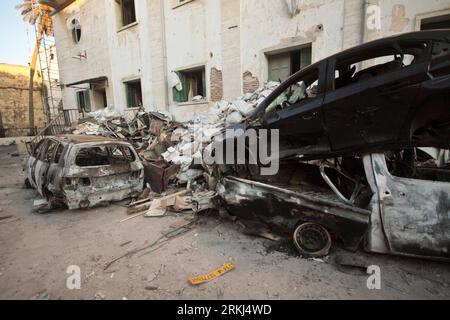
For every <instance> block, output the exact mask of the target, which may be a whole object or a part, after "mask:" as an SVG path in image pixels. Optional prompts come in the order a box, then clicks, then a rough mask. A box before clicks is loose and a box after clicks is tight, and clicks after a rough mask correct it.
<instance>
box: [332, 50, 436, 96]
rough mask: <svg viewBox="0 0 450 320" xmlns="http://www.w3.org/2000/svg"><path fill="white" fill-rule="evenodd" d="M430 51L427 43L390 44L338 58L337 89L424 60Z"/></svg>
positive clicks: (336, 70)
mask: <svg viewBox="0 0 450 320" xmlns="http://www.w3.org/2000/svg"><path fill="white" fill-rule="evenodd" d="M427 53H428V44H427V43H422V42H419V43H417V42H416V43H405V44H401V43H400V44H399V43H395V44H388V45H384V46H381V47H378V48H374V49H371V50H367V49H364V52H355V53H353V54H352V55H351V56H348V57H343V58H340V59H338V60H337V62H336V67H335V83H334V87H335V89H340V88H343V87H346V86H348V85H351V84H354V83H358V82H362V81H366V80H369V79H372V78H374V77H379V76H382V75H384V74H387V73H390V72H394V71H398V70H400V69H402V68H405V67H408V66H410V65H413V64H416V63H420V62H423V61H424V60H425V59H426V57H427Z"/></svg>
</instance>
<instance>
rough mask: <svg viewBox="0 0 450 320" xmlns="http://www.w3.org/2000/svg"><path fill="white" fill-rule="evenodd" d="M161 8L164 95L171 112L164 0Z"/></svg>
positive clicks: (167, 107)
mask: <svg viewBox="0 0 450 320" xmlns="http://www.w3.org/2000/svg"><path fill="white" fill-rule="evenodd" d="M160 6H161V32H162V37H161V39H162V47H163V68H164V91H165V92H164V94H165V100H166V111H169V105H170V103H169V99H170V97H169V77H168V73H167V42H166V14H165V7H164V0H160Z"/></svg>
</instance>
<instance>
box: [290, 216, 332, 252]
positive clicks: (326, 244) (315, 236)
mask: <svg viewBox="0 0 450 320" xmlns="http://www.w3.org/2000/svg"><path fill="white" fill-rule="evenodd" d="M294 244H295V246H296V247H297V250H298V251H299V252H300V254H302V255H306V256H309V257H323V256H326V255H328V253H329V252H330V249H331V244H332V240H331V235H330V233H329V232H328V230H327V229H326V228H324V227H323V226H321V225H320V224H317V223H312V222H308V223H303V224H301V225H299V226H298V227H297V228H296V229H295V231H294Z"/></svg>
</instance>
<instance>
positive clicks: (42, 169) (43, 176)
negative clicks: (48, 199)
mask: <svg viewBox="0 0 450 320" xmlns="http://www.w3.org/2000/svg"><path fill="white" fill-rule="evenodd" d="M57 147H58V143H57V142H56V141H54V140H51V139H48V141H47V143H46V145H45V148H43V149H42V151H41V152H40V154H39V158H38V161H37V162H36V166H35V170H34V176H35V181H36V186H37V190H38V192H39V194H41V195H42V196H45V193H44V190H45V186H46V184H47V173H48V169H49V168H50V164H51V163H52V162H53V158H54V154H55V151H56V149H57Z"/></svg>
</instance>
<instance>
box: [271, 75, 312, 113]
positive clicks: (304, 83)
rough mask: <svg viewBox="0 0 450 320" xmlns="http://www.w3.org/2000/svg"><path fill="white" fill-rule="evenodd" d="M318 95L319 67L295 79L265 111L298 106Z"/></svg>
mask: <svg viewBox="0 0 450 320" xmlns="http://www.w3.org/2000/svg"><path fill="white" fill-rule="evenodd" d="M317 96H319V69H313V70H311V71H308V72H307V73H306V74H304V75H302V76H301V77H299V78H298V79H295V80H294V81H293V82H292V83H291V84H290V85H289V87H288V88H287V89H286V90H285V91H283V92H282V93H281V94H280V95H279V96H278V97H276V98H275V99H274V100H273V101H272V103H271V104H270V105H269V106H268V107H267V109H266V113H271V112H273V111H276V110H281V109H284V108H288V107H291V106H292V107H299V106H301V105H303V104H304V103H305V102H307V101H309V100H310V99H314V98H316V97H317Z"/></svg>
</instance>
